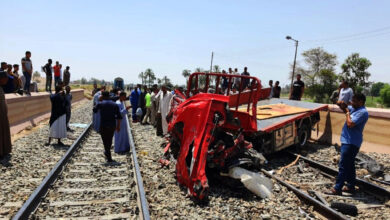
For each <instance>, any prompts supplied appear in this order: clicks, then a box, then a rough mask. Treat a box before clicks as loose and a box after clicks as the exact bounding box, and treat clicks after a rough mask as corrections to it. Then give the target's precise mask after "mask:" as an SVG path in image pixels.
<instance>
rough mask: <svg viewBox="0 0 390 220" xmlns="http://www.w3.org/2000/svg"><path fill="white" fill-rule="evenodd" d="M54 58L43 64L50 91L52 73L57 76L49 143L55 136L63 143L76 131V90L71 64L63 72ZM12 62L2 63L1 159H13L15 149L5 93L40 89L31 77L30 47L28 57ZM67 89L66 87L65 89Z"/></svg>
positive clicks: (0, 100) (0, 96)
mask: <svg viewBox="0 0 390 220" xmlns="http://www.w3.org/2000/svg"><path fill="white" fill-rule="evenodd" d="M51 63H52V62H51V59H49V61H48V63H47V64H46V65H45V66H44V67H42V71H43V72H45V73H46V91H48V92H50V93H52V91H51V84H52V73H53V72H54V77H55V94H51V96H50V100H51V103H52V110H51V117H50V132H49V141H48V142H47V143H46V145H49V144H50V142H51V139H52V138H57V139H58V144H60V145H63V143H62V142H61V139H62V138H66V133H67V131H70V132H71V131H72V130H71V129H70V127H69V121H70V117H71V104H72V94H71V92H70V90H71V89H70V86H69V82H70V71H69V70H70V68H69V66H67V67H66V68H65V70H64V72H63V73H62V70H61V68H62V66H61V64H59V62H58V61H57V62H56V65H55V66H51ZM20 66H21V67H22V68H21V69H22V74H19V68H20ZM20 66H19V64H13V65H12V64H8V63H7V62H4V61H3V62H1V66H0V121H1V123H0V160H1V161H3V159H7V158H8V159H9V158H10V153H11V151H12V143H11V135H10V125H9V120H8V108H7V103H6V100H5V94H7V93H18V94H20V95H23V94H26V95H31V91H37V90H38V89H37V86H36V84H35V88H34V89H31V78H32V75H33V70H34V69H33V64H32V61H31V52H30V51H26V53H25V57H23V58H22V59H21V65H20ZM64 89H65V91H63V90H64Z"/></svg>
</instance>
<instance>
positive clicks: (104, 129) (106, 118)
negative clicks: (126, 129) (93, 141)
mask: <svg viewBox="0 0 390 220" xmlns="http://www.w3.org/2000/svg"><path fill="white" fill-rule="evenodd" d="M102 98H103V100H102V102H101V103H99V104H97V105H96V106H95V107H94V108H93V112H97V111H100V129H99V133H100V136H101V137H102V141H103V145H104V155H105V156H106V159H107V162H113V160H112V158H111V146H112V138H113V137H114V132H115V131H116V132H119V131H120V128H121V127H120V126H121V119H122V116H121V114H120V112H119V107H118V105H117V104H116V103H115V102H113V101H112V100H110V93H109V92H108V91H104V92H102Z"/></svg>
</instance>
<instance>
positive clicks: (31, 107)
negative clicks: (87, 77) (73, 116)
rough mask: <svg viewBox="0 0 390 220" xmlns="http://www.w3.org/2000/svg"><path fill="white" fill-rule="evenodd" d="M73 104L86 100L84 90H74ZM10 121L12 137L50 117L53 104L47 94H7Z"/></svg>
mask: <svg viewBox="0 0 390 220" xmlns="http://www.w3.org/2000/svg"><path fill="white" fill-rule="evenodd" d="M72 96H73V99H72V104H74V103H76V102H79V101H81V100H82V99H84V90H83V89H75V90H72ZM5 99H6V101H7V106H8V120H9V123H10V126H11V135H12V134H16V133H18V132H20V131H21V130H23V129H25V128H27V127H28V126H35V125H36V124H37V123H38V122H40V121H42V120H44V119H47V118H49V117H50V111H51V102H50V94H49V93H47V92H39V93H31V96H20V95H16V94H6V96H5Z"/></svg>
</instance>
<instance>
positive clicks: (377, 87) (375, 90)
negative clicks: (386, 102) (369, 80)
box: [370, 82, 385, 97]
mask: <svg viewBox="0 0 390 220" xmlns="http://www.w3.org/2000/svg"><path fill="white" fill-rule="evenodd" d="M384 86H385V83H383V82H377V83H373V84H372V85H371V90H370V95H371V96H375V97H376V96H379V92H380V91H381V89H382V88H383V87H384Z"/></svg>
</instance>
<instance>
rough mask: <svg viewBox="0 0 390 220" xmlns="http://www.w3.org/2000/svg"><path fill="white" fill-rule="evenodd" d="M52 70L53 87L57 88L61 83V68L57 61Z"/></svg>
mask: <svg viewBox="0 0 390 220" xmlns="http://www.w3.org/2000/svg"><path fill="white" fill-rule="evenodd" d="M53 70H54V86H57V85H58V84H59V83H60V82H61V67H60V63H59V62H58V61H56V65H55V66H53Z"/></svg>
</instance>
